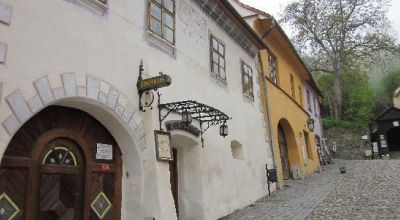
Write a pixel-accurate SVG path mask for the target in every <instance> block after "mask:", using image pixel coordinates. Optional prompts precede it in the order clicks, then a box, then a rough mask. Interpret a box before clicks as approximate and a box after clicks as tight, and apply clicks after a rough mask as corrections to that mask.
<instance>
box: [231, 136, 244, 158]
mask: <svg viewBox="0 0 400 220" xmlns="http://www.w3.org/2000/svg"><path fill="white" fill-rule="evenodd" d="M231 150H232V156H233V159H236V160H244V152H243V147H242V145H241V144H240V143H239V141H232V142H231Z"/></svg>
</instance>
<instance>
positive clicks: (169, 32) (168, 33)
mask: <svg viewBox="0 0 400 220" xmlns="http://www.w3.org/2000/svg"><path fill="white" fill-rule="evenodd" d="M164 38H165V40H167V41H169V42H171V43H174V32H173V31H172V30H171V29H169V28H168V27H166V26H164Z"/></svg>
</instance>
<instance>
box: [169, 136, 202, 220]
mask: <svg viewBox="0 0 400 220" xmlns="http://www.w3.org/2000/svg"><path fill="white" fill-rule="evenodd" d="M198 139H199V138H196V137H195V136H192V135H191V134H186V133H185V132H184V131H172V132H171V145H172V146H173V152H174V159H175V160H174V161H171V163H170V180H171V192H172V196H173V199H174V203H175V209H176V212H177V219H194V220H195V219H204V194H203V179H202V174H203V170H202V169H203V159H202V158H203V149H202V147H201V144H200V141H199V140H198Z"/></svg>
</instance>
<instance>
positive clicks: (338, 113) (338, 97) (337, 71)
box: [333, 63, 342, 120]
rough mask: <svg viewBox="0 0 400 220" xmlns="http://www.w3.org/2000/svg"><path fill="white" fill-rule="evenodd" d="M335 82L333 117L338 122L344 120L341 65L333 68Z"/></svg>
mask: <svg viewBox="0 0 400 220" xmlns="http://www.w3.org/2000/svg"><path fill="white" fill-rule="evenodd" d="M333 72H334V73H333V74H334V82H333V117H334V118H335V119H336V120H340V119H342V87H341V85H340V84H341V83H340V75H341V65H340V63H339V64H336V65H334V66H333Z"/></svg>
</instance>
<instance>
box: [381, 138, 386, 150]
mask: <svg viewBox="0 0 400 220" xmlns="http://www.w3.org/2000/svg"><path fill="white" fill-rule="evenodd" d="M385 147H387V143H386V140H381V148H385Z"/></svg>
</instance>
